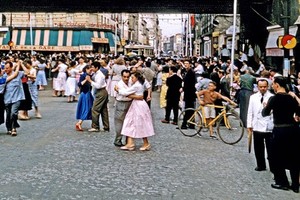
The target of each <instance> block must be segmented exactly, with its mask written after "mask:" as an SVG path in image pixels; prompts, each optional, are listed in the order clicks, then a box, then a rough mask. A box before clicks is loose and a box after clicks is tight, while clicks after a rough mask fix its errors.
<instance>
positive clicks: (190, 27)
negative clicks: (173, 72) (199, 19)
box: [189, 14, 193, 57]
mask: <svg viewBox="0 0 300 200" xmlns="http://www.w3.org/2000/svg"><path fill="white" fill-rule="evenodd" d="M191 23H192V20H191V14H189V39H190V40H189V41H190V57H192V56H193V48H192V24H191Z"/></svg>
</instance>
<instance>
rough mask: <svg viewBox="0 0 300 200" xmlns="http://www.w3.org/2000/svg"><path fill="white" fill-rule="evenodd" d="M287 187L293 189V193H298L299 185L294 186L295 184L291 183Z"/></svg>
mask: <svg viewBox="0 0 300 200" xmlns="http://www.w3.org/2000/svg"><path fill="white" fill-rule="evenodd" d="M289 189H291V190H293V192H295V193H299V186H296V187H295V186H292V185H291V186H290V187H289Z"/></svg>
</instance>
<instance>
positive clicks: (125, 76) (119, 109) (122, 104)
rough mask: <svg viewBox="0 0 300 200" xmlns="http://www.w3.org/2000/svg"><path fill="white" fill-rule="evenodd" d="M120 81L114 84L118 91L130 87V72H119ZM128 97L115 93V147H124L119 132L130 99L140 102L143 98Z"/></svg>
mask: <svg viewBox="0 0 300 200" xmlns="http://www.w3.org/2000/svg"><path fill="white" fill-rule="evenodd" d="M121 78H122V79H121V80H120V81H119V82H118V83H117V84H116V87H117V88H118V89H120V90H121V89H127V88H129V87H130V86H131V84H130V83H129V78H130V71H129V70H127V69H124V70H122V72H121ZM129 96H130V97H126V96H123V95H120V94H119V93H117V96H116V106H115V116H114V123H115V131H116V137H115V141H114V145H115V146H116V147H121V146H124V145H123V143H122V137H123V136H122V135H121V130H122V126H123V122H124V119H125V116H126V114H127V111H128V109H129V107H130V105H131V102H132V99H133V98H134V99H139V100H142V99H143V96H142V95H141V96H138V95H134V94H133V95H129Z"/></svg>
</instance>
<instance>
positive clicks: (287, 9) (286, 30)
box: [281, 0, 290, 77]
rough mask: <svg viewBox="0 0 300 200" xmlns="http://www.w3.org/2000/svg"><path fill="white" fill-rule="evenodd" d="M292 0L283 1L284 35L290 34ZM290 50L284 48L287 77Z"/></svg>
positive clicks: (284, 69)
mask: <svg viewBox="0 0 300 200" xmlns="http://www.w3.org/2000/svg"><path fill="white" fill-rule="evenodd" d="M289 14H290V1H289V0H285V1H284V2H283V14H282V17H281V19H282V20H283V26H284V35H288V34H289V21H290V16H289ZM289 56H290V50H289V49H286V48H284V50H283V74H282V75H283V76H285V77H287V76H288V74H289V72H290V61H289Z"/></svg>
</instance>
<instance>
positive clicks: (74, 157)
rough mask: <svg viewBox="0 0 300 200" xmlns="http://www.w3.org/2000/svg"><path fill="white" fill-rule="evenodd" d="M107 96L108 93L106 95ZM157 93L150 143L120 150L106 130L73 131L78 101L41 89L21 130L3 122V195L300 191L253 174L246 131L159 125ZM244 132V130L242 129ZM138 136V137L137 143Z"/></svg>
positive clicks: (195, 195) (249, 195) (230, 195)
mask: <svg viewBox="0 0 300 200" xmlns="http://www.w3.org/2000/svg"><path fill="white" fill-rule="evenodd" d="M111 100H112V99H111ZM158 101H159V93H157V92H154V93H153V101H152V108H151V110H152V113H153V114H152V116H153V121H154V126H155V131H156V135H155V136H154V137H151V138H150V142H151V144H152V149H151V150H150V151H148V152H141V151H139V150H138V148H137V150H135V151H132V152H125V151H121V150H119V149H118V148H116V147H115V146H114V145H113V140H114V137H115V132H114V126H113V101H110V104H109V106H110V108H109V113H110V126H111V128H110V132H99V133H89V132H87V129H88V128H90V123H91V121H85V122H84V123H83V128H84V129H85V131H84V132H83V133H81V132H77V131H75V123H76V119H75V111H76V103H67V99H66V98H62V97H51V90H50V88H49V87H48V89H47V90H46V91H41V92H40V110H41V114H42V115H43V118H42V119H35V118H34V112H33V111H31V112H30V115H31V116H32V119H31V120H29V121H20V125H21V128H19V129H18V136H17V137H11V136H8V135H6V129H5V126H4V125H1V126H0V152H1V153H0V160H1V168H0V180H1V182H0V199H10V200H15V199H16V200H20V199H22V200H27V199H37V200H41V199H68V200H69V199H97V200H98V199H115V200H120V199H130V200H131V199H138V200H140V199H147V200H148V199H161V200H168V199H175V200H183V199H187V200H193V199H210V200H211V199H216V200H217V199H221V200H223V199H225V200H231V199H243V200H248V199H249V200H264V199H265V200H270V199H272V200H277V199H278V200H282V199H284V200H293V199H299V198H300V195H299V194H295V193H293V192H292V191H280V190H274V189H272V188H271V186H270V185H271V183H273V180H272V174H271V173H270V172H269V171H264V172H256V171H255V170H254V168H255V166H256V164H255V159H254V154H253V152H252V153H251V154H249V153H248V149H247V138H246V134H245V135H244V138H243V139H242V140H241V142H239V143H238V144H236V145H233V146H231V145H226V144H224V143H222V142H221V141H220V140H212V139H209V137H208V133H207V135H204V136H203V137H201V138H200V137H198V136H195V137H192V138H189V137H185V136H183V135H182V134H181V133H180V132H179V130H176V126H174V125H172V124H162V123H161V122H160V120H161V119H163V117H164V110H162V109H160V108H159V103H158ZM245 133H246V132H245ZM141 144H142V141H141V140H136V146H137V147H140V146H141Z"/></svg>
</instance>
